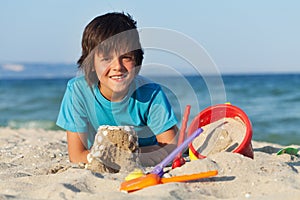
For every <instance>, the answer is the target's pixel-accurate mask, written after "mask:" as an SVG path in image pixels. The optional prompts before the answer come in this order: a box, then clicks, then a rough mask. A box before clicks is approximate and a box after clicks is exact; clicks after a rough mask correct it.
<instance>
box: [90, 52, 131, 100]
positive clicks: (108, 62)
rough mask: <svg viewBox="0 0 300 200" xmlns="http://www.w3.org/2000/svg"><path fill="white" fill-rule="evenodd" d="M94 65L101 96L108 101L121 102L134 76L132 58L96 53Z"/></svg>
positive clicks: (129, 56) (127, 55) (128, 55)
mask: <svg viewBox="0 0 300 200" xmlns="http://www.w3.org/2000/svg"><path fill="white" fill-rule="evenodd" d="M94 65H95V71H96V74H97V76H98V79H99V81H100V83H99V89H100V92H101V93H102V95H103V96H104V97H105V98H107V99H108V100H110V101H121V100H122V99H123V98H124V97H125V96H126V94H127V92H128V88H129V85H130V83H131V82H132V80H133V79H134V77H135V75H136V72H135V71H136V70H135V68H136V67H135V61H134V56H133V55H132V54H125V55H121V56H115V55H114V56H103V55H101V54H97V53H96V54H95V57H94Z"/></svg>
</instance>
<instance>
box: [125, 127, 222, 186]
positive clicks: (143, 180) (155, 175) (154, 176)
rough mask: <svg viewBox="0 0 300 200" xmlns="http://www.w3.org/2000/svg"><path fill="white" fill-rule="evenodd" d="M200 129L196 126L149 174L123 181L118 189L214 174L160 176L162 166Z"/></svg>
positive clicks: (213, 172)
mask: <svg viewBox="0 0 300 200" xmlns="http://www.w3.org/2000/svg"><path fill="white" fill-rule="evenodd" d="M202 131H203V129H202V128H198V129H197V130H195V131H194V132H193V133H192V134H191V135H190V136H189V137H188V138H187V139H186V140H185V141H184V142H183V143H182V144H181V145H180V146H178V147H177V148H176V149H174V150H173V151H172V153H170V154H169V155H168V156H167V157H166V158H165V159H164V160H163V161H161V162H160V163H159V164H158V165H156V166H155V167H154V168H153V170H152V171H151V172H150V173H149V174H146V175H144V176H141V177H139V178H135V179H131V180H129V181H125V182H123V183H122V184H121V188H120V190H122V191H127V192H130V191H135V190H139V189H142V188H145V187H148V186H151V185H157V184H161V183H166V182H183V181H190V180H197V179H200V178H205V177H209V176H213V175H216V174H217V173H218V172H217V171H212V172H207V173H204V174H203V173H201V174H194V175H184V176H179V177H177V178H175V177H171V178H161V177H162V175H163V174H164V171H163V168H164V167H165V166H167V165H168V164H169V163H170V162H171V161H172V160H173V159H174V158H175V156H176V155H178V153H179V152H181V151H182V150H183V149H184V148H185V147H187V146H188V144H189V143H191V142H192V141H193V140H194V139H195V138H196V137H197V136H199V135H200V134H201V133H202Z"/></svg>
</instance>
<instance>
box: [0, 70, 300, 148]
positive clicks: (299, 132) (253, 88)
mask: <svg viewBox="0 0 300 200" xmlns="http://www.w3.org/2000/svg"><path fill="white" fill-rule="evenodd" d="M70 78H72V77H69V76H68V77H53V76H47V77H42V78H29V77H27V76H26V77H17V78H16V77H15V78H13V77H1V76H0V127H10V128H13V129H18V128H35V129H46V130H61V129H60V128H59V127H57V126H56V125H55V121H56V118H57V115H58V112H59V108H60V103H61V100H62V98H63V95H64V91H65V89H66V85H67V82H68V80H69V79H70ZM149 78H150V79H152V80H154V81H156V82H158V83H159V84H161V85H162V88H163V89H164V91H165V92H166V95H167V97H168V99H169V101H170V103H171V105H172V106H173V108H174V110H175V113H176V116H177V117H178V119H179V124H178V126H179V127H180V126H181V119H182V115H183V113H184V109H185V107H186V105H191V113H190V115H189V121H188V126H189V124H190V123H191V121H192V120H193V119H194V118H195V117H196V116H197V114H199V112H201V111H202V110H203V109H205V108H207V107H209V106H214V105H217V104H223V103H231V104H232V105H235V106H237V107H239V108H240V109H242V110H243V111H244V112H245V113H246V114H247V116H248V118H249V119H250V121H251V124H252V130H253V140H256V141H265V142H272V143H277V144H281V145H291V144H298V145H300V74H247V75H246V74H233V75H230V74H226V75H219V76H200V75H182V76H180V77H179V76H178V77H176V76H171V77H169V76H165V75H160V76H157V77H149Z"/></svg>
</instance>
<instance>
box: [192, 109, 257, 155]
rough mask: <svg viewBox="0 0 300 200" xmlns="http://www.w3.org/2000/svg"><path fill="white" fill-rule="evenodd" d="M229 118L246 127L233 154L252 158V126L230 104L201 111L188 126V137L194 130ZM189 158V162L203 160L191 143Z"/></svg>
mask: <svg viewBox="0 0 300 200" xmlns="http://www.w3.org/2000/svg"><path fill="white" fill-rule="evenodd" d="M225 117H229V118H234V117H239V118H240V119H241V120H242V121H243V122H244V124H245V125H246V134H245V137H244V139H243V141H242V142H241V143H240V144H239V146H237V147H236V148H235V149H234V150H233V152H234V153H240V154H242V155H244V156H247V157H249V158H253V157H254V155H253V149H252V144H251V139H252V125H251V122H250V120H249V118H248V116H247V115H246V113H245V112H244V111H243V110H241V109H240V108H238V107H237V106H234V105H231V104H218V105H214V106H210V107H207V108H206V109H204V110H203V111H201V112H200V113H199V114H198V115H197V116H196V117H195V118H194V119H193V121H192V122H191V125H190V126H189V130H188V135H190V134H191V133H192V132H193V131H194V130H196V129H197V128H199V127H203V126H205V125H207V124H210V123H212V122H215V121H218V120H220V119H222V118H225ZM189 156H190V159H191V160H195V159H199V158H205V156H204V155H201V154H200V152H197V151H196V150H195V148H194V147H193V145H192V143H191V144H190V145H189Z"/></svg>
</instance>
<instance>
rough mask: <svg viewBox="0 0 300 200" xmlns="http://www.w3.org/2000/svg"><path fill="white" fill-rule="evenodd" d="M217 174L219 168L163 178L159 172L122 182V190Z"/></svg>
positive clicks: (133, 189) (138, 188)
mask: <svg viewBox="0 0 300 200" xmlns="http://www.w3.org/2000/svg"><path fill="white" fill-rule="evenodd" d="M217 174H218V171H217V170H213V171H207V172H201V173H197V174H190V175H182V176H174V177H170V178H161V177H160V176H158V175H157V174H147V175H144V176H142V177H139V178H136V179H132V180H130V181H125V182H123V183H122V184H121V187H120V190H121V191H126V192H134V191H137V190H140V189H143V188H146V187H149V186H153V185H157V184H163V183H171V182H186V181H193V180H199V179H202V178H209V177H211V176H215V175H217Z"/></svg>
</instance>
